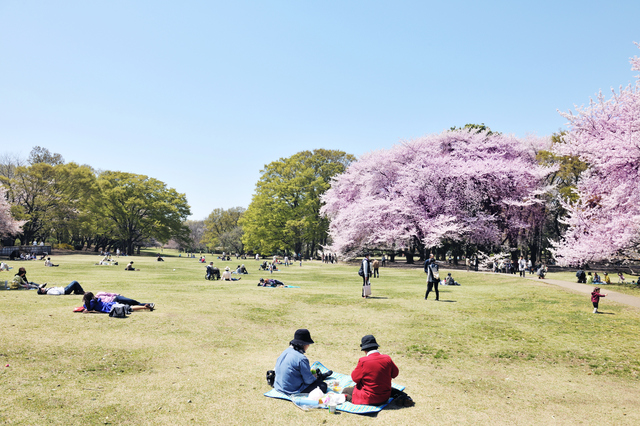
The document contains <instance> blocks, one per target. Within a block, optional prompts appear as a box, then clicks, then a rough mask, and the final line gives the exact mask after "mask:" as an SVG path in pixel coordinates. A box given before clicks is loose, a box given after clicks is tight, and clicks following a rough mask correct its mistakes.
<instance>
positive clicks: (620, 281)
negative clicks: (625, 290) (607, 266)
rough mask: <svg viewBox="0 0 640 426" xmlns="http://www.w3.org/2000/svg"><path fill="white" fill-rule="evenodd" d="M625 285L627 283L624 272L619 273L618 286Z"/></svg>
mask: <svg viewBox="0 0 640 426" xmlns="http://www.w3.org/2000/svg"><path fill="white" fill-rule="evenodd" d="M624 283H625V279H624V275H622V272H618V284H624Z"/></svg>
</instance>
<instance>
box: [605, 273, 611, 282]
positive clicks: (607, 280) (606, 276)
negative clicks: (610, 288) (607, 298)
mask: <svg viewBox="0 0 640 426" xmlns="http://www.w3.org/2000/svg"><path fill="white" fill-rule="evenodd" d="M604 283H605V284H611V278H609V274H607V273H606V272H605V273H604Z"/></svg>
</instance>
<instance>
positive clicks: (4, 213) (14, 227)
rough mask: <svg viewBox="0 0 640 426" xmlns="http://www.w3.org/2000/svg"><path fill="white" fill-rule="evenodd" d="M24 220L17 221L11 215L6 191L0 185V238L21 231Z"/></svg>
mask: <svg viewBox="0 0 640 426" xmlns="http://www.w3.org/2000/svg"><path fill="white" fill-rule="evenodd" d="M23 224H24V222H20V221H17V220H15V219H14V218H13V216H12V215H11V205H10V204H9V202H8V201H7V197H6V191H5V189H4V187H3V186H2V185H0V238H3V237H5V236H7V235H15V234H18V233H20V232H21V230H22V225H23Z"/></svg>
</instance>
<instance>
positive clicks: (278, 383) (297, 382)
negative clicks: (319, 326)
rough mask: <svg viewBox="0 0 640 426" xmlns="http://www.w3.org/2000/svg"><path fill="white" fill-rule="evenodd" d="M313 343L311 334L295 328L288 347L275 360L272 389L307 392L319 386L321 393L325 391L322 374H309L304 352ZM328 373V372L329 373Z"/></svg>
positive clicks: (325, 386)
mask: <svg viewBox="0 0 640 426" xmlns="http://www.w3.org/2000/svg"><path fill="white" fill-rule="evenodd" d="M312 344H313V340H312V339H311V334H310V333H309V330H307V329H304V328H302V329H299V330H296V332H295V334H294V336H293V340H292V341H291V342H289V347H288V348H287V349H285V351H284V352H282V354H280V356H279V357H278V360H277V361H276V368H275V372H276V378H275V382H274V384H273V387H274V389H276V390H277V391H280V392H282V393H284V394H287V395H292V394H296V393H309V392H311V391H312V390H314V389H315V388H317V387H319V388H320V390H321V391H322V392H323V393H326V392H327V384H326V383H324V379H325V378H326V377H328V375H327V374H326V373H325V374H324V375H322V374H321V375H314V374H311V367H310V366H309V359H308V358H307V357H306V356H305V352H306V351H307V349H309V346H311V345H312ZM329 375H330V374H329Z"/></svg>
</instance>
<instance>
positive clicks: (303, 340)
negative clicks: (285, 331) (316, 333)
mask: <svg viewBox="0 0 640 426" xmlns="http://www.w3.org/2000/svg"><path fill="white" fill-rule="evenodd" d="M291 343H293V344H295V345H311V344H313V343H314V342H313V339H311V333H309V330H307V329H306V328H300V329H298V330H296V332H295V334H294V335H293V340H292V341H291Z"/></svg>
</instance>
